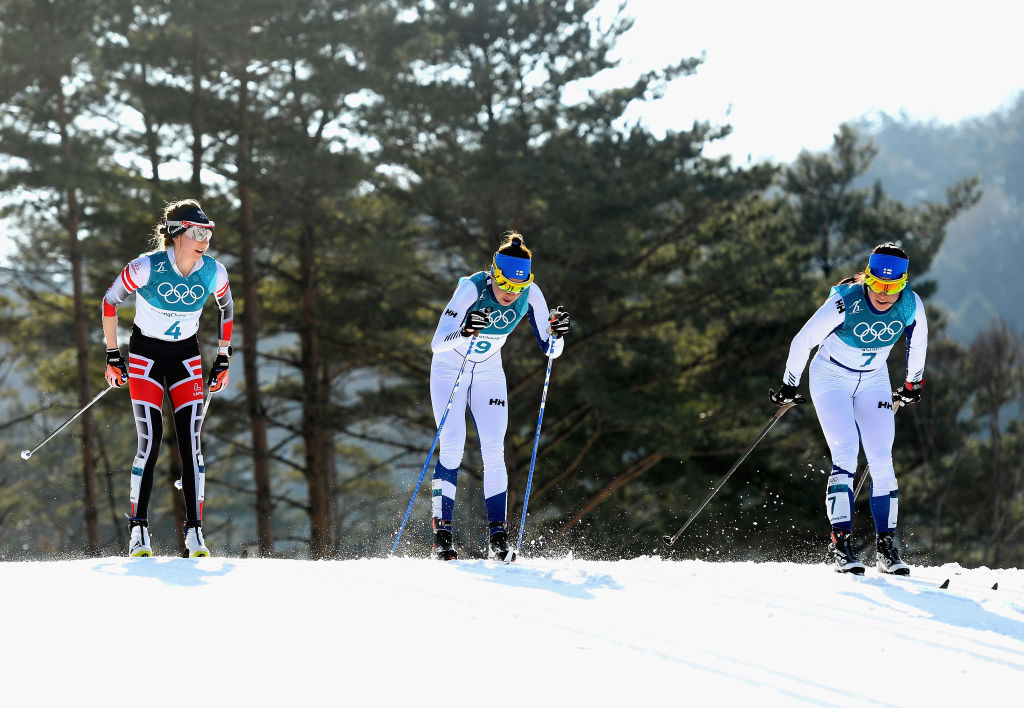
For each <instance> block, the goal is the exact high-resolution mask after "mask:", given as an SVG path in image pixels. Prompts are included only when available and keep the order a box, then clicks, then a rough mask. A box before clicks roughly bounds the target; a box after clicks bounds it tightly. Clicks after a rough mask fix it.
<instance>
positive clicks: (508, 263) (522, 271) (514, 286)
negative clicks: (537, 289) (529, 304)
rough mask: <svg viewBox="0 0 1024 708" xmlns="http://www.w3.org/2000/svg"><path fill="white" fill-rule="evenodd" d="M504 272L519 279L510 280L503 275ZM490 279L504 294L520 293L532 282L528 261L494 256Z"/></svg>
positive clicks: (499, 255) (526, 259)
mask: <svg viewBox="0 0 1024 708" xmlns="http://www.w3.org/2000/svg"><path fill="white" fill-rule="evenodd" d="M499 263H500V264H501V265H499ZM502 266H504V270H502ZM506 272H510V273H515V274H516V275H517V276H520V277H519V278H517V279H516V280H512V279H511V278H509V277H508V276H507V275H506V274H505V273H506ZM491 277H492V278H493V279H494V284H495V285H497V286H498V287H499V288H501V289H502V290H504V291H505V292H507V293H521V292H523V290H525V289H526V288H527V287H528V286H529V285H530V283H532V282H533V273H531V272H530V259H528V258H516V257H514V256H503V255H501V254H500V253H499V254H495V256H494V260H493V261H492V262H491Z"/></svg>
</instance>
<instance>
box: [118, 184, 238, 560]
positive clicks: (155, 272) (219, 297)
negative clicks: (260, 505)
mask: <svg viewBox="0 0 1024 708" xmlns="http://www.w3.org/2000/svg"><path fill="white" fill-rule="evenodd" d="M213 227H214V223H213V222H212V221H210V220H209V219H208V218H207V216H206V214H204V213H203V210H202V209H201V208H200V206H199V202H197V201H196V200H194V199H184V200H182V201H178V202H173V203H171V204H168V205H167V207H166V208H165V209H164V219H163V222H162V223H160V224H158V225H157V226H156V230H155V234H154V236H153V240H152V242H151V244H150V245H151V246H152V247H153V248H154V249H155V250H153V251H150V252H149V253H144V254H142V255H141V256H139V257H138V258H136V259H135V260H133V261H132V262H131V263H129V264H128V265H127V266H125V267H124V269H123V270H122V271H121V274H120V275H119V276H118V277H117V279H116V280H114V283H113V284H112V285H111V286H110V289H109V290H107V293H106V295H105V296H104V298H103V336H104V338H105V339H106V342H107V368H106V378H107V382H108V383H109V384H110V385H111V386H117V387H120V386H123V385H124V384H125V383H127V384H128V391H129V393H130V394H131V398H132V410H133V411H134V414H135V426H136V428H137V430H138V434H139V449H138V452H137V453H136V455H135V460H134V462H133V463H132V473H131V512H132V513H131V516H130V518H129V520H128V528H129V536H130V540H129V543H128V555H129V556H149V555H152V553H153V548H152V546H151V543H150V537H149V521H148V518H147V514H148V510H149V498H150V494H151V492H152V490H153V474H154V468H155V466H156V459H157V453H158V452H159V450H160V439H161V437H162V435H163V421H162V418H161V408H162V406H163V401H164V397H165V396H166V395H169V396H170V400H171V408H172V410H173V418H174V426H175V433H176V434H177V438H178V452H179V453H180V456H181V465H182V479H181V486H182V491H183V493H184V495H185V528H184V534H185V547H186V548H187V549H188V554H189V556H190V557H197V556H208V555H210V551H209V549H207V547H206V543H205V541H204V539H203V531H202V526H203V496H204V487H205V481H206V470H205V468H204V465H203V454H202V449H201V447H200V443H199V431H200V430H201V429H202V425H203V371H202V363H201V360H200V357H199V337H198V335H197V332H198V329H199V315H200V314H201V313H202V309H203V305H204V304H205V303H206V301H207V299H208V298H209V297H210V295H213V296H214V298H215V299H216V302H217V307H219V308H220V324H219V330H218V331H219V345H220V346H219V348H218V349H217V359H216V361H214V363H213V367H212V368H211V370H210V377H209V381H208V382H207V385H208V386H209V387H210V391H220V390H221V389H223V388H224V387H225V386H227V385H228V362H229V358H230V356H231V346H230V344H231V326H232V320H233V318H234V305H233V303H232V299H231V288H230V286H229V285H228V273H227V271H226V270H225V269H224V266H223V265H221V263H220V262H219V261H216V260H214V259H213V258H211V257H210V256H208V255H206V251H207V249H209V247H210V238H211V237H212V236H213ZM131 293H135V296H136V297H135V323H134V326H133V327H132V336H131V340H130V342H129V344H128V364H127V365H125V361H124V359H123V358H122V356H121V351H120V348H119V347H118V344H117V306H118V305H120V304H121V303H122V302H124V300H125V298H127V297H128V295H130V294H131Z"/></svg>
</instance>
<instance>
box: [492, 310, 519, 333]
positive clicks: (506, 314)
mask: <svg viewBox="0 0 1024 708" xmlns="http://www.w3.org/2000/svg"><path fill="white" fill-rule="evenodd" d="M490 316H491V325H492V326H494V327H497V328H498V329H505V328H506V327H509V326H510V325H513V324H515V322H516V319H517V315H516V313H515V310H502V311H500V312H498V311H493V312H491V313H490Z"/></svg>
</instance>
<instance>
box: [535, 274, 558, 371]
mask: <svg viewBox="0 0 1024 708" xmlns="http://www.w3.org/2000/svg"><path fill="white" fill-rule="evenodd" d="M529 303H530V309H529V310H528V312H529V315H530V326H531V327H533V335H534V336H535V337H536V338H537V345H538V346H539V347H540V350H541V351H542V352H544V353H545V354H547V353H548V344H549V341H550V339H551V332H550V330H549V329H548V301H547V300H545V299H544V293H543V292H542V291H541V289H540V286H539V285H537V283H534V284H533V285H531V286H530V300H529ZM564 347H565V340H564V339H562V338H561V337H555V344H554V349H553V351H552V352H551V358H552V359H557V358H558V357H560V356H562V349H563V348H564Z"/></svg>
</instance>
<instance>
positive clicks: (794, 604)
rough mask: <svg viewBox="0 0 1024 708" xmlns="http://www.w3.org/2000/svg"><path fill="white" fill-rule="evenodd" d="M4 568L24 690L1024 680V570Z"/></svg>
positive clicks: (622, 694) (536, 701)
mask: <svg viewBox="0 0 1024 708" xmlns="http://www.w3.org/2000/svg"><path fill="white" fill-rule="evenodd" d="M947 578H948V579H949V580H950V584H949V587H948V589H940V588H939V587H938V585H939V584H941V582H942V581H943V580H945V579H947ZM996 582H998V584H999V587H998V589H997V590H992V589H991V587H992V585H993V584H994V583H996ZM0 588H2V593H3V597H4V603H3V608H4V610H3V620H2V625H0V626H2V636H3V641H2V649H0V677H2V678H3V680H2V681H0V695H2V696H3V697H4V698H3V704H4V705H9V706H14V705H31V706H73V705H81V704H84V705H86V706H92V705H117V706H140V707H146V708H149V707H151V706H218V707H223V708H228V707H232V708H233V707H234V706H310V705H316V706H344V705H351V706H360V707H364V706H365V707H370V706H410V705H418V706H438V707H439V708H440V707H445V706H450V707H452V708H457V707H459V706H481V707H487V708H490V707H492V706H493V707H495V708H497V707H499V706H501V707H505V706H514V707H518V706H523V707H524V708H535V707H538V706H565V707H567V708H568V707H573V706H594V705H599V706H606V705H607V706H612V705H615V706H627V707H629V708H639V707H641V706H654V705H659V706H683V705H686V706H766V705H768V706H778V705H795V706H820V705H830V706H831V705H834V706H928V708H939V707H941V706H964V705H972V704H974V703H978V702H983V703H984V704H986V705H989V704H992V705H1020V703H1019V700H1020V689H1021V686H1024V570H986V569H977V570H963V569H960V568H959V567H957V566H944V567H941V568H915V569H914V575H913V576H912V577H910V578H895V577H882V576H879V575H878V574H877V573H876V572H875V571H874V570H869V571H868V574H867V575H866V576H864V577H862V578H857V577H851V576H843V575H839V574H836V573H833V572H832V571H831V570H829V569H828V568H826V567H825V566H824V565H797V564H781V563H707V562H701V561H662V560H659V559H657V558H640V559H636V560H628V561H618V562H591V561H579V560H573V559H571V558H562V559H534V558H528V559H521V561H520V562H517V563H515V564H513V565H510V566H505V565H501V564H496V563H492V562H488V561H483V560H466V561H456V562H452V563H441V562H437V561H430V560H423V559H408V558H392V559H365V560H353V561H331V562H312V561H295V560H260V559H238V558H208V559H198V560H185V559H180V558H159V557H157V558H140V559H128V558H101V559H89V560H74V561H56V562H31V563H0Z"/></svg>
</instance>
